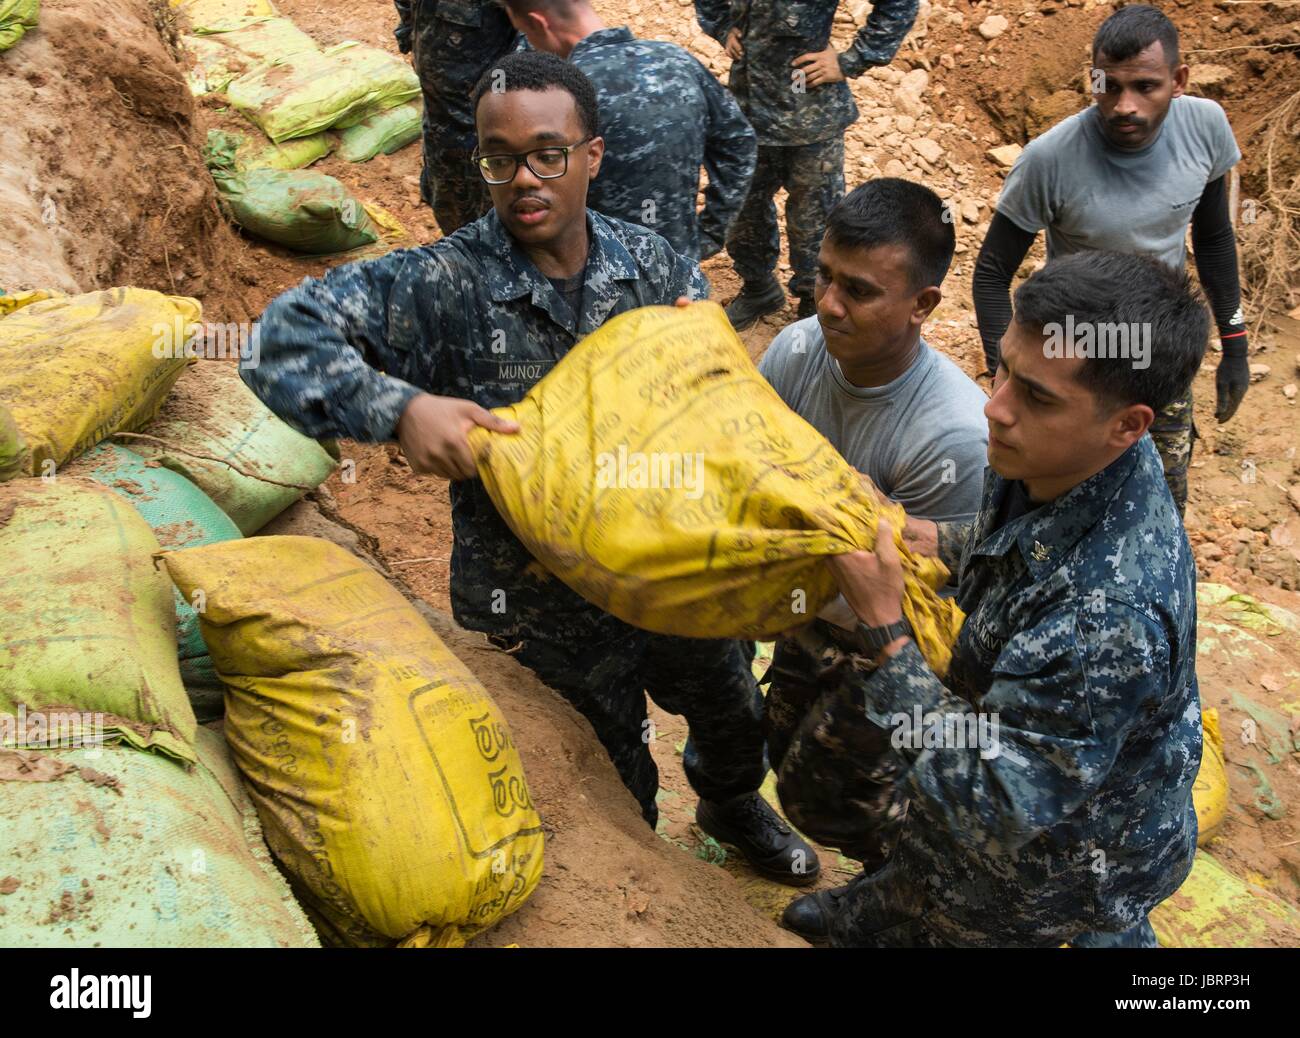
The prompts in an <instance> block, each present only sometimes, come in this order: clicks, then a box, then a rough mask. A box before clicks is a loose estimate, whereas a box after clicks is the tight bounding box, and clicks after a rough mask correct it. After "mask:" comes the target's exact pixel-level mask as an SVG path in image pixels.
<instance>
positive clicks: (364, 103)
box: [226, 42, 420, 144]
mask: <svg viewBox="0 0 1300 1038" xmlns="http://www.w3.org/2000/svg"><path fill="white" fill-rule="evenodd" d="M419 95H420V81H419V79H418V78H417V76H416V74H415V71H414V70H413V69H412V68H411V66H410V65H408V64H407V63H406V62H405V61H402V60H401V59H400V58H398V57H396V56H395V55H392V54H389V53H388V52H387V51H383V50H379V49H378V48H377V47H366V46H363V45H362V44H360V43H355V42H348V43H341V44H339V45H338V46H336V47H331V48H330V49H329V50H327V51H324V52H323V53H320V54H315V53H311V52H306V53H301V54H292V55H289V56H288V57H284V58H280V59H277V60H275V61H273V62H271V63H269V64H264V65H260V66H258V67H257V68H255V69H252V70H251V71H249V72H247V73H245V74H244V75H242V76H240V77H239V78H237V79H235V80H234V81H232V82H231V83H230V84H229V85H228V86H227V87H226V97H227V98H228V99H229V101H230V103H231V105H232V106H233V107H234V108H235V109H237V110H238V111H240V112H242V113H243V114H244V115H245V116H246V117H247V118H248V119H249V120H250V121H251V122H252V123H254V124H255V125H256V126H258V127H260V128H261V130H262V132H263V133H265V134H266V135H267V136H268V137H270V138H271V140H273V141H275V142H276V143H277V144H278V143H280V142H281V141H286V140H289V139H290V138H292V137H307V136H310V135H311V134H313V133H319V132H320V131H321V130H328V129H330V128H331V127H337V128H340V129H343V128H346V127H348V126H352V125H354V124H356V123H359V122H361V121H362V120H363V119H366V118H368V117H369V116H371V115H373V114H375V113H376V112H381V111H384V110H386V109H388V108H394V107H396V106H397V105H400V104H403V103H405V102H407V101H411V100H414V99H415V98H416V97H418V96H419Z"/></svg>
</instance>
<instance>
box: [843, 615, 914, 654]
mask: <svg viewBox="0 0 1300 1038" xmlns="http://www.w3.org/2000/svg"><path fill="white" fill-rule="evenodd" d="M853 634H854V638H855V640H856V641H857V643H858V646H859V648H861V649H862V654H863V655H864V656H866V657H867V658H868V659H875V658H876V657H877V656H879V655H880V652H881V650H882V649H884V647H885V646H886V645H888V644H889V643H890V642H892V641H893V640H894V639H895V638H904V637H907V638H910V637H911V636H912V625H911V624H909V623H908V622H907V620H906V619H902V620H899V621H897V622H896V623H892V624H885V625H884V626H883V627H868V626H867V625H866V624H864V623H862V622H861V621H859V623H858V626H857V627H855V628H854V629H853Z"/></svg>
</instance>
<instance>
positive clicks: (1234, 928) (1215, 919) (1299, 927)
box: [1151, 851, 1300, 948]
mask: <svg viewBox="0 0 1300 1038" xmlns="http://www.w3.org/2000/svg"><path fill="white" fill-rule="evenodd" d="M1151 926H1152V928H1154V930H1155V932H1156V937H1158V938H1159V940H1160V943H1161V944H1162V945H1164V946H1165V947H1166V948H1267V947H1275V946H1276V947H1289V948H1293V947H1295V946H1296V945H1297V944H1300V911H1297V910H1296V909H1295V908H1293V907H1292V906H1291V905H1288V904H1287V903H1286V902H1285V901H1283V900H1281V899H1280V898H1278V897H1276V896H1274V895H1273V894H1270V893H1269V892H1268V891H1267V890H1264V889H1263V888H1262V887H1257V886H1255V885H1254V884H1251V883H1247V882H1245V881H1244V880H1240V879H1238V878H1237V877H1236V876H1234V875H1233V874H1232V873H1231V872H1229V871H1228V870H1227V869H1225V868H1224V867H1223V866H1222V865H1220V864H1219V863H1218V862H1217V861H1215V860H1214V859H1213V858H1212V857H1210V855H1209V854H1207V853H1206V852H1205V851H1197V852H1196V861H1195V862H1194V863H1193V865H1192V871H1191V874H1190V875H1189V876H1188V877H1187V879H1185V880H1184V881H1183V885H1182V886H1181V887H1179V888H1178V890H1177V891H1176V892H1175V893H1174V894H1173V896H1172V897H1170V898H1169V899H1168V900H1167V901H1164V902H1162V903H1161V904H1159V905H1156V907H1155V908H1154V909H1152V911H1151Z"/></svg>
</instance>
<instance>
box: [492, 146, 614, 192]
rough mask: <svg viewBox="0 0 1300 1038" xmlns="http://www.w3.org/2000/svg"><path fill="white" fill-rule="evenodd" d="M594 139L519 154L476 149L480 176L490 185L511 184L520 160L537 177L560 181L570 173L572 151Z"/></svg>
mask: <svg viewBox="0 0 1300 1038" xmlns="http://www.w3.org/2000/svg"><path fill="white" fill-rule="evenodd" d="M591 139H592V138H590V137H584V138H583V139H582V140H580V141H578V142H577V143H576V144H566V145H565V146H564V147H562V148H554V147H551V148H534V149H533V150H532V151H526V152H524V153H523V154H520V155H480V154H478V149H477V148H476V149H475V150H474V155H473V160H474V165H476V166H478V171H479V176H481V177H482V178H483V179H484V180H486V181H487V182H488V183H489V184H508V183H510V181H512V180H514V179H515V174H516V173H518V172H519V160H520V159H523V160H524V162H525V163H527V165H528V168H529V170H531V171H532V174H533V176H535V177H536V178H537V179H538V180H557V179H559V178H560V177H562V176H564V174H566V173H567V172H569V153H570V152H571V151H575V150H576V149H578V148H581V147H582V146H583V145H584V144H586V143H587V142H588V141H589V140H591Z"/></svg>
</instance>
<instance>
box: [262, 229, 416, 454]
mask: <svg viewBox="0 0 1300 1038" xmlns="http://www.w3.org/2000/svg"><path fill="white" fill-rule="evenodd" d="M402 255H403V254H402V253H401V252H394V253H389V254H388V255H387V256H383V257H381V258H379V259H375V260H368V261H365V262H361V263H350V264H347V265H346V266H342V267H335V268H334V269H333V270H331V271H330V272H329V273H328V274H326V275H325V276H324V277H323V278H307V279H306V280H304V281H303V282H302V283H301V284H299V285H298V286H297V287H296V288H291V289H289V291H287V292H285V293H283V294H282V295H280V296H278V297H277V298H275V299H274V300H272V301H271V305H270V306H268V307H267V308H266V312H265V313H264V314H263V315H262V317H261V320H260V321H259V322H258V324H257V327H256V330H255V332H254V337H253V344H254V346H253V355H252V358H251V359H250V360H249V361H244V362H241V363H240V376H241V377H242V378H243V380H244V382H245V383H246V384H247V385H248V387H249V388H250V389H251V390H252V391H253V392H254V393H256V394H257V396H258V397H259V398H260V399H261V401H262V402H263V403H264V404H266V406H267V407H269V408H270V409H271V410H272V411H273V412H275V414H276V415H277V416H278V417H280V418H281V419H282V420H283V421H285V422H286V423H287V424H289V425H291V426H292V427H293V428H295V429H297V430H298V431H299V432H301V433H303V434H304V435H306V436H311V437H313V438H315V439H329V438H337V437H342V436H346V437H350V438H352V439H354V440H359V441H362V442H367V443H374V442H378V441H381V440H389V439H392V437H393V430H394V429H395V427H396V425H397V419H398V418H399V417H401V414H402V411H403V410H404V409H405V408H406V405H407V404H408V403H409V402H410V401H411V399H412V397H415V396H418V395H419V394H420V392H422V391H421V390H419V389H417V388H416V387H415V386H412V385H410V384H409V383H407V382H404V381H402V380H401V379H397V378H393V377H391V376H390V375H386V374H384V373H383V372H382V371H381V370H379V369H381V368H386V367H389V366H390V364H393V363H395V362H396V360H397V358H396V357H395V355H394V352H393V351H392V350H391V349H390V347H389V334H388V333H389V329H388V319H389V307H388V301H389V295H390V293H391V291H392V288H393V282H394V279H395V277H396V274H397V271H398V269H399V267H400V265H401V263H402V262H403V259H402ZM404 320H414V317H413V315H410V314H408V316H406V317H405V318H404ZM428 363H429V366H430V370H432V366H433V364H434V359H429V360H428Z"/></svg>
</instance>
